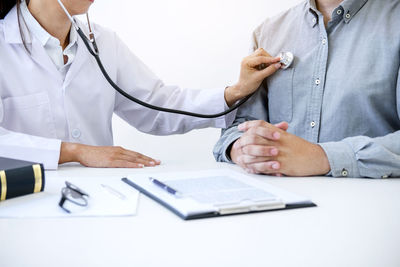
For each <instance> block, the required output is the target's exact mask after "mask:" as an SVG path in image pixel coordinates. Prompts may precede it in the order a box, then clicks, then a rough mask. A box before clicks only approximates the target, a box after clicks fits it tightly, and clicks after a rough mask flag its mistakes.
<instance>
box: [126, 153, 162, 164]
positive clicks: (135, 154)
mask: <svg viewBox="0 0 400 267" xmlns="http://www.w3.org/2000/svg"><path fill="white" fill-rule="evenodd" d="M123 154H124V155H127V156H129V157H131V158H134V159H136V158H140V159H142V160H145V161H147V162H154V165H159V164H160V163H161V161H159V160H156V159H153V158H150V157H147V156H145V155H143V154H140V153H138V152H135V151H131V150H127V149H124V151H123Z"/></svg>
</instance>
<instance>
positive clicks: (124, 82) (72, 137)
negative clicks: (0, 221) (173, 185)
mask: <svg viewBox="0 0 400 267" xmlns="http://www.w3.org/2000/svg"><path fill="white" fill-rule="evenodd" d="M93 2H94V0H63V1H57V0H29V1H28V0H26V1H24V0H14V1H11V0H0V4H1V5H0V18H1V19H4V20H0V22H1V23H0V58H2V63H1V65H0V97H1V98H0V148H1V149H0V156H8V157H13V158H20V159H24V160H31V161H40V162H43V163H44V165H45V167H46V168H47V169H54V168H57V165H58V164H61V163H66V162H79V163H81V164H82V165H85V166H90V167H129V168H138V167H139V168H140V167H144V166H155V165H158V164H160V161H159V160H155V159H152V158H150V157H147V156H144V155H142V154H140V153H137V152H134V151H129V150H126V149H123V148H120V147H114V146H113V145H112V144H113V141H112V131H111V117H112V114H113V113H116V114H117V115H118V116H120V117H121V118H122V119H124V120H125V121H127V122H128V123H129V124H131V125H132V126H134V127H136V128H137V129H139V130H140V131H142V132H146V133H150V134H156V135H168V134H176V133H184V132H187V131H190V130H192V129H196V128H204V127H219V128H224V127H227V126H229V125H230V124H231V123H232V121H233V119H234V116H235V112H232V113H230V114H222V113H224V110H225V111H226V110H227V109H228V108H229V107H231V106H234V105H235V103H237V102H238V101H240V100H242V99H243V98H245V97H248V96H249V95H251V94H252V93H254V92H255V91H256V90H257V88H259V86H260V84H261V82H262V81H263V80H264V79H265V78H267V77H268V76H270V75H272V74H273V73H275V72H276V71H277V70H278V69H280V68H281V67H283V66H282V64H281V62H282V61H281V57H272V56H271V55H269V54H268V53H267V52H266V51H265V50H263V49H259V50H257V51H256V52H255V53H253V54H252V55H250V56H248V57H246V58H244V59H243V61H242V64H241V71H240V77H239V79H238V82H237V83H236V84H235V85H233V86H229V87H227V88H222V89H220V90H188V89H182V88H178V87H175V86H166V85H164V84H163V83H162V81H161V80H160V79H158V78H157V77H156V76H155V75H154V74H153V73H152V72H151V71H150V70H149V69H148V68H147V67H146V66H145V65H144V64H143V63H142V62H141V61H140V60H139V59H138V58H137V57H136V56H134V55H133V54H132V52H131V51H130V50H129V49H128V48H127V47H126V46H125V45H124V44H123V43H122V42H121V41H120V40H119V38H118V37H116V35H115V34H114V33H112V32H110V31H108V30H106V29H104V28H102V27H100V26H98V25H90V22H89V21H88V24H89V25H88V27H86V26H83V25H84V24H83V23H81V22H80V21H76V20H75V19H72V17H73V16H75V15H79V14H85V13H87V12H88V9H89V7H90V6H91V4H92V3H93ZM110 5H111V4H110ZM71 21H72V22H73V23H71ZM92 28H93V29H92ZM83 32H84V33H83ZM93 32H94V34H95V35H96V38H97V40H96V41H93V40H94V39H93V38H92V37H93ZM83 34H85V36H88V37H87V38H88V40H89V39H90V40H91V41H92V42H90V43H89V44H88V42H87V41H86V43H85V42H84V41H85V40H84V39H83V37H82V35H83ZM85 46H87V47H85ZM89 46H91V49H92V50H91V51H92V52H91V54H92V55H93V56H95V57H92V56H91V55H90V53H89V52H90V49H89ZM87 48H88V49H89V52H88V50H86V49H87ZM97 49H98V50H97ZM96 55H97V57H96ZM100 58H101V60H100ZM96 60H97V61H100V62H97V64H99V66H103V65H102V62H104V66H103V67H104V69H101V67H100V69H99V67H98V65H97V64H96ZM260 66H263V68H260ZM106 70H107V71H106ZM102 71H103V73H102ZM104 72H105V73H104ZM108 73H110V74H109V77H107V76H108ZM88 80H90V81H88ZM107 81H108V82H109V83H107ZM113 82H115V85H114V86H113V85H112V84H113ZM116 84H118V86H120V87H121V88H124V89H126V90H130V91H129V92H128V93H126V94H128V95H134V96H135V97H137V98H138V99H141V100H143V101H146V102H148V103H151V104H152V105H155V106H161V107H168V109H172V110H175V109H178V110H184V111H191V112H199V113H202V112H203V113H204V112H206V113H207V112H208V113H218V114H220V113H221V114H222V115H224V116H220V117H217V118H211V117H210V118H206V117H203V118H201V119H199V118H196V119H195V118H193V117H190V116H184V115H176V114H169V113H165V112H161V111H159V110H156V111H155V110H151V109H148V108H147V107H141V106H139V105H137V104H135V103H133V102H132V101H130V100H129V96H123V95H121V94H120V93H117V92H115V91H114V90H112V87H114V88H115V87H118V86H117V85H116ZM110 85H111V86H110ZM118 88H119V87H118ZM115 89H116V88H115ZM123 93H125V92H123ZM123 93H122V94H123ZM152 105H150V106H152ZM235 107H236V106H234V107H233V108H235ZM175 113H178V112H175ZM188 113H190V112H188ZM179 114H181V113H179ZM5 136H7V138H6V137H5ZM38 159H39V160H38Z"/></svg>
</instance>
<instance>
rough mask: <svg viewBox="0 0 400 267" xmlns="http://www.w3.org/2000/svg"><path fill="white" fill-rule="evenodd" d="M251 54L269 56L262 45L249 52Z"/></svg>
mask: <svg viewBox="0 0 400 267" xmlns="http://www.w3.org/2000/svg"><path fill="white" fill-rule="evenodd" d="M251 56H253V57H255V56H265V57H271V55H270V54H269V53H268V52H267V51H265V49H264V48H262V47H260V48H258V49H257V50H256V51H254V53H253V54H251Z"/></svg>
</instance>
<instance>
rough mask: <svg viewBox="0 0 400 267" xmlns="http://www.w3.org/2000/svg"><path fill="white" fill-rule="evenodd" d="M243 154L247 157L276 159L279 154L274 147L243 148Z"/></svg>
mask: <svg viewBox="0 0 400 267" xmlns="http://www.w3.org/2000/svg"><path fill="white" fill-rule="evenodd" d="M242 152H243V153H244V154H246V155H249V156H253V157H275V156H277V155H278V154H279V151H278V149H277V148H275V147H273V146H260V145H247V146H243V147H242ZM245 163H248V162H245Z"/></svg>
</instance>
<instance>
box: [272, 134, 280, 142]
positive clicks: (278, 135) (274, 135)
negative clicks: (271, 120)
mask: <svg viewBox="0 0 400 267" xmlns="http://www.w3.org/2000/svg"><path fill="white" fill-rule="evenodd" d="M272 136H273V137H274V138H275V140H278V139H279V138H281V134H280V133H278V132H274V133H273V134H272Z"/></svg>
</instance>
